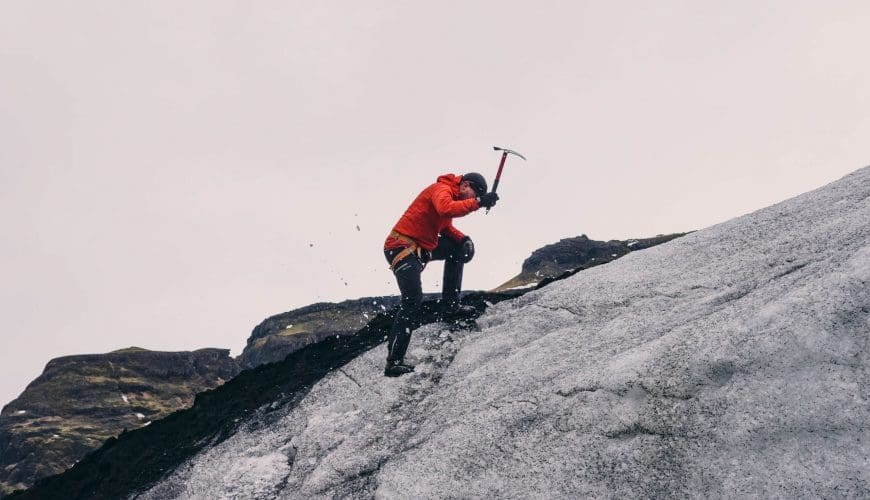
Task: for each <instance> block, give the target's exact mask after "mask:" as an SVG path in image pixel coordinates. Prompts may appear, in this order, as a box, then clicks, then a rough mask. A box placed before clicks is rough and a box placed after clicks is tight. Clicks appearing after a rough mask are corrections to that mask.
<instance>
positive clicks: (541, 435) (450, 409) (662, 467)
mask: <svg viewBox="0 0 870 500" xmlns="http://www.w3.org/2000/svg"><path fill="white" fill-rule="evenodd" d="M478 325H479V326H480V327H481V328H480V330H479V331H465V332H448V331H446V330H443V328H442V327H441V326H439V325H428V326H425V327H423V328H421V329H420V330H418V331H417V332H415V333H414V338H413V342H412V345H411V349H410V357H411V358H414V359H413V360H412V361H416V362H417V363H418V370H417V372H416V373H414V374H412V375H410V376H405V377H401V378H398V379H388V378H384V377H383V376H382V374H381V371H382V369H383V361H384V357H385V352H384V349H383V348H377V349H374V350H372V351H370V352H368V353H367V354H365V355H363V356H360V357H359V358H357V359H355V360H354V361H352V362H351V363H349V364H348V365H346V366H344V367H343V368H341V369H338V370H335V371H334V372H332V373H331V374H330V375H329V376H327V377H325V378H324V379H323V380H322V381H321V382H320V383H318V384H317V385H315V386H314V387H313V388H312V389H311V391H310V392H309V393H308V394H307V396H306V397H305V398H304V399H302V400H301V402H293V403H292V404H289V403H288V404H287V405H286V406H285V407H283V408H279V409H277V410H276V409H270V411H269V412H260V413H258V415H257V416H255V417H253V418H251V419H250V420H249V421H247V422H246V423H245V425H243V426H242V427H241V429H240V430H239V432H237V433H236V434H235V435H233V436H232V437H231V438H229V439H227V440H226V441H223V442H222V443H220V444H219V445H217V446H215V447H212V448H209V449H206V450H205V451H203V452H201V453H200V454H199V455H197V456H195V457H194V458H193V459H191V460H190V461H189V462H188V463H187V464H185V465H184V466H182V467H179V468H178V469H177V470H176V471H175V473H173V474H172V475H170V476H169V477H167V478H166V479H165V480H164V481H163V482H162V483H160V484H158V485H156V486H155V487H154V488H152V489H151V490H150V491H148V492H145V493H144V494H142V495H141V498H173V497H181V498H189V497H200V498H274V497H289V498H310V497H336V496H339V497H340V496H355V497H372V496H373V497H377V498H416V497H453V498H455V497H463V498H467V497H488V498H489V497H520V498H529V497H534V498H565V497H572V498H576V497H611V498H616V497H620V498H621V497H629V498H632V497H674V496H676V497H696V498H708V497H745V496H753V497H867V496H870V435H868V430H867V427H868V424H867V422H868V418H870V402H868V400H870V351H868V341H870V168H865V169H862V170H859V171H858V172H856V173H854V174H852V175H850V176H847V177H845V178H844V179H842V180H840V181H838V182H835V183H833V184H831V185H828V186H826V187H824V188H821V189H819V190H816V191H814V192H811V193H807V194H804V195H802V196H798V197H796V198H793V199H791V200H788V201H786V202H783V203H780V204H777V205H775V206H772V207H769V208H767V209H764V210H760V211H758V212H755V213H752V214H749V215H746V216H743V217H740V218H737V219H733V220H731V221H728V222H726V223H723V224H719V225H717V226H714V227H711V228H708V229H705V230H702V231H698V232H695V233H692V234H689V235H687V236H685V237H682V238H679V239H677V240H674V241H671V242H669V243H667V244H664V245H661V246H657V247H654V248H651V249H647V250H644V251H642V252H637V253H631V254H629V255H626V256H625V257H623V258H621V259H619V260H616V261H614V262H612V263H609V264H607V265H604V266H599V267H595V268H592V269H589V270H587V271H584V272H581V273H579V274H576V275H574V276H573V277H571V278H569V279H566V280H564V281H560V282H556V283H553V284H551V285H550V286H548V287H545V288H542V289H540V290H537V291H534V292H530V293H528V294H526V295H524V296H522V297H520V298H518V299H515V300H512V301H506V302H501V303H499V304H496V305H495V306H493V307H491V308H489V309H488V311H487V313H486V314H485V315H484V316H483V317H481V318H480V319H479V320H478Z"/></svg>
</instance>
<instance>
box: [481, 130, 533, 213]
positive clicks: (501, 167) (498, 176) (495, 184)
mask: <svg viewBox="0 0 870 500" xmlns="http://www.w3.org/2000/svg"><path fill="white" fill-rule="evenodd" d="M492 149H494V150H496V151H501V162H500V163H499V164H498V173H496V174H495V181H494V182H493V183H492V191H490V192H492V193H494V192H495V190H496V189H498V182H499V181H500V180H501V171H502V170H504V162H505V160H507V155H508V154H512V155H517V156H519V157H520V158H522V159H523V160H525V159H526V157H525V156H523V155H521V154H519V153H517V152H516V151H513V150H511V149H505V148H500V147H498V146H493V147H492ZM486 213H489V208H487V209H486Z"/></svg>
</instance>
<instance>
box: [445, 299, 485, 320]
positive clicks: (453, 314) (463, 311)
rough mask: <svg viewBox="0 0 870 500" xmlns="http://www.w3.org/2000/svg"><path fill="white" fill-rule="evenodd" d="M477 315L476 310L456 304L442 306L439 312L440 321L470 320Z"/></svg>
mask: <svg viewBox="0 0 870 500" xmlns="http://www.w3.org/2000/svg"><path fill="white" fill-rule="evenodd" d="M475 314H477V309H475V308H474V307H472V306H467V305H465V304H458V303H455V302H454V303H448V304H445V305H444V308H443V309H442V311H441V320H442V321H454V320H460V319H471V318H473V317H474V315H475Z"/></svg>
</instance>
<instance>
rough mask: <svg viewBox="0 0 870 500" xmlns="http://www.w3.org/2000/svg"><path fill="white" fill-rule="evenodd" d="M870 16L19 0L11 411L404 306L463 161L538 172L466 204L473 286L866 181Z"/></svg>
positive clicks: (860, 8)
mask: <svg viewBox="0 0 870 500" xmlns="http://www.w3.org/2000/svg"><path fill="white" fill-rule="evenodd" d="M867 26H870V3H868V2H866V1H864V0H856V1H829V2H820V1H795V0H788V1H765V2H757V1H734V2H713V1H660V2H646V1H614V2H604V1H598V2H581V1H577V2H554V1H549V2H545V1H536V2H530V1H529V2H505V1H486V2H484V1H478V2H468V1H463V2H459V1H447V2H445V1H442V2H399V1H392V2H376V1H368V2H350V1H344V2H322V1H305V2H302V1H285V2H266V1H263V2H256V5H254V2H226V1H214V0H210V1H196V2H193V1H191V2H177V1H152V2H119V1H116V0H111V1H86V2H60V1H53V2H29V1H25V0H18V1H7V2H2V3H0V321H2V325H3V331H2V349H0V403H5V402H8V401H9V400H11V399H13V398H14V397H16V396H17V395H18V394H19V393H20V392H21V391H22V390H23V389H24V387H25V386H26V384H27V383H28V382H29V381H30V380H32V379H33V378H35V377H36V376H37V375H38V374H39V373H40V372H41V370H42V368H43V367H44V365H45V363H46V362H47V361H48V360H49V359H50V358H53V357H56V356H61V355H68V354H80V353H91V352H106V351H110V350H114V349H118V348H122V347H127V346H131V345H136V346H140V347H145V348H149V349H158V350H187V349H196V348H201V347H211V346H216V347H228V348H231V349H232V350H233V355H237V354H238V353H239V352H241V349H242V347H243V346H244V342H245V339H246V338H247V337H248V335H249V334H250V330H251V329H252V328H253V326H254V325H256V324H257V323H258V322H260V321H261V320H262V319H264V318H265V317H267V316H269V315H272V314H276V313H280V312H283V311H287V310H290V309H293V308H296V307H300V306H303V305H306V304H310V303H313V302H317V301H323V300H330V301H338V300H343V299H346V298H356V297H361V296H368V295H380V294H395V293H396V292H397V290H396V287H395V284H394V282H393V279H392V275H391V273H390V272H389V271H388V269H387V267H386V262H385V261H384V259H383V255H382V253H381V250H380V249H381V244H382V242H383V239H384V237H385V235H386V233H387V232H388V231H389V229H390V228H391V227H392V225H393V223H394V222H395V221H396V220H397V219H398V217H399V215H401V213H402V211H403V210H404V209H405V207H406V206H407V205H408V203H409V202H410V201H411V199H412V198H413V197H414V196H415V195H416V194H417V193H418V192H419V190H421V189H422V188H423V187H425V186H426V185H427V184H429V183H431V182H432V181H434V179H435V178H436V177H437V176H438V175H439V174H442V173H445V172H453V173H457V174H461V173H464V172H466V171H479V172H481V173H483V174H484V175H485V176H486V177H487V178H488V179H489V180H490V182H491V181H492V178H493V176H494V174H495V170H496V167H497V164H498V159H499V155H498V154H496V153H495V152H493V151H492V146H493V145H500V146H505V147H511V148H513V149H516V150H518V151H520V152H522V153H523V154H525V155H526V156H527V157H528V159H529V161H528V162H526V163H525V164H523V163H522V162H521V161H518V160H514V159H511V160H509V162H508V165H507V166H506V170H505V173H504V174H503V179H502V184H501V186H500V187H499V193H500V194H501V196H502V199H501V201H500V202H499V205H498V206H497V207H496V208H495V209H493V211H492V212H491V213H490V214H489V215H483V213H482V212H478V213H475V214H472V215H470V216H469V217H467V218H465V219H457V220H456V221H455V223H456V225H457V226H458V227H459V228H460V229H462V230H463V231H465V232H466V233H469V234H470V235H472V236H473V237H474V239H475V242H476V244H477V250H478V255H477V257H476V259H475V260H474V261H473V262H472V263H471V264H470V265H469V266H468V268H467V270H466V277H465V287H466V288H468V289H474V288H491V287H494V286H496V285H498V284H500V283H501V282H503V281H505V280H507V279H508V278H510V277H512V276H513V275H515V274H516V273H518V272H519V269H520V265H521V263H522V261H523V259H525V258H526V257H528V255H529V254H530V253H531V251H532V250H534V249H536V248H539V247H541V246H543V245H545V244H547V243H552V242H554V241H557V240H558V239H560V238H565V237H571V236H577V235H579V234H582V233H586V234H587V235H589V236H590V237H591V238H594V239H612V238H618V239H624V238H629V237H646V236H653V235H655V234H659V233H670V232H677V231H686V230H691V229H700V228H703V227H706V226H709V225H711V224H714V223H717V222H721V221H723V220H726V219H729V218H731V217H734V216H737V215H741V214H743V213H746V212H749V211H752V210H755V209H758V208H761V207H764V206H767V205H770V204H772V203H775V202H777V201H780V200H783V199H785V198H788V197H790V196H793V195H796V194H799V193H802V192H805V191H808V190H811V189H814V188H816V187H819V186H821V185H823V184H825V183H827V182H830V181H833V180H835V179H838V178H840V177H842V176H843V175H845V174H847V173H849V172H851V171H854V170H856V169H858V168H860V167H862V166H865V165H867V164H868V163H870V161H868V158H870V154H868V152H870V151H868V150H870V143H868V141H867V138H868V137H870V65H868V64H867V62H866V48H867V47H868V46H870V32H868V30H867ZM357 226H359V228H360V229H359V231H358V230H357ZM311 245H313V247H312V246H311ZM440 269H441V266H440V264H437V265H433V266H431V267H430V269H429V270H427V272H426V275H425V287H426V288H427V291H435V290H437V289H438V283H439V281H440V276H439V275H440Z"/></svg>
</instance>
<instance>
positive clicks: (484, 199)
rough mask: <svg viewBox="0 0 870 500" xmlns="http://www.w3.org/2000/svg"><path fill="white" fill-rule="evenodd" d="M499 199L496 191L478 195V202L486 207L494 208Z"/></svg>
mask: <svg viewBox="0 0 870 500" xmlns="http://www.w3.org/2000/svg"><path fill="white" fill-rule="evenodd" d="M497 201H498V194H496V193H486V194H485V195H482V196H478V197H477V203H479V204H480V206H482V207H484V208H492V207H494V206H495V202H497Z"/></svg>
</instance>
